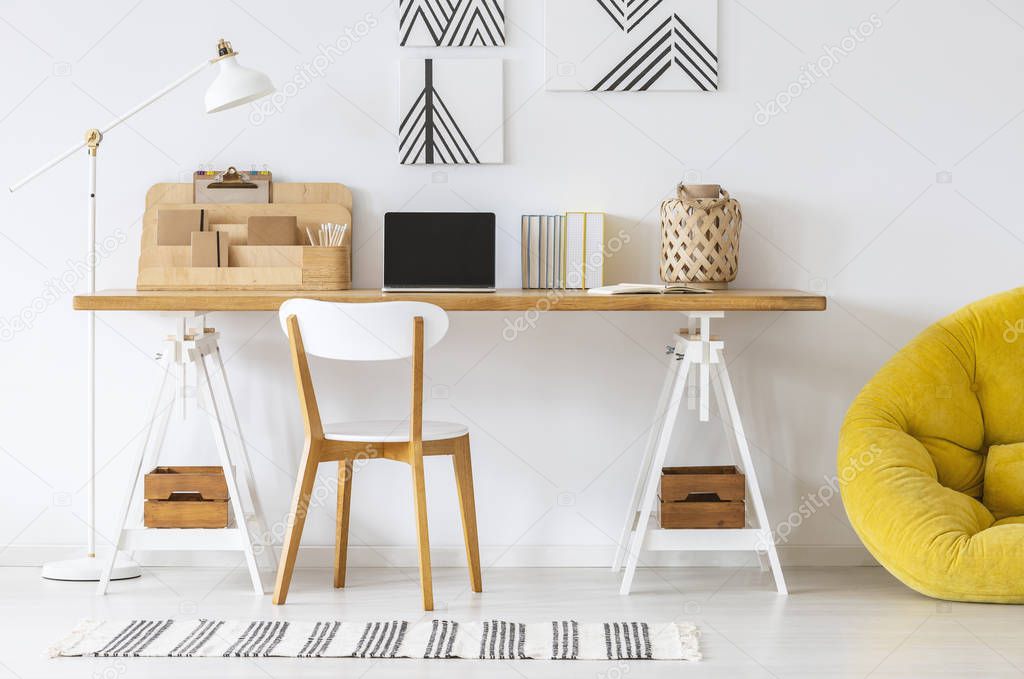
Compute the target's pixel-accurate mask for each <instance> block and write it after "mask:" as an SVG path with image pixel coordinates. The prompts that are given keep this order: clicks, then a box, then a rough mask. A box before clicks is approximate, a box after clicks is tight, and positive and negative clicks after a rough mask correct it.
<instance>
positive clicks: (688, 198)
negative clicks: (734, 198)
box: [676, 184, 729, 202]
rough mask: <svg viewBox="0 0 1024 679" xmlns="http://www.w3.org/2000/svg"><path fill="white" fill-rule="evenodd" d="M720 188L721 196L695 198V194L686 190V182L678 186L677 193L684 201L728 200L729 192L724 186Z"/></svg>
mask: <svg viewBox="0 0 1024 679" xmlns="http://www.w3.org/2000/svg"><path fill="white" fill-rule="evenodd" d="M719 190H720V191H721V196H720V197H719V198H694V197H693V196H691V195H690V194H688V193H687V192H686V184H679V185H678V186H676V195H678V196H679V200H681V201H684V202H693V201H698V200H714V201H722V202H725V201H728V200H729V192H728V191H726V190H725V189H724V188H720V189H719Z"/></svg>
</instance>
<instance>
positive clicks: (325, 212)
mask: <svg viewBox="0 0 1024 679" xmlns="http://www.w3.org/2000/svg"><path fill="white" fill-rule="evenodd" d="M191 201H192V184H191V183H189V184H156V185H154V186H153V187H151V188H150V190H149V192H148V193H147V194H146V212H145V213H144V215H143V219H142V240H141V249H140V253H139V275H138V280H137V282H136V288H137V289H139V290H147V291H149V290H311V291H326V290H349V289H351V288H352V242H353V241H352V236H353V227H352V193H351V191H349V189H348V188H347V187H345V186H344V185H342V184H317V183H311V184H289V183H278V184H275V185H274V201H275V202H273V203H263V204H261V203H245V204H227V203H223V204H221V203H209V204H203V205H202V206H201V207H202V208H203V209H204V210H206V222H207V223H208V224H209V225H210V227H211V228H212V229H213V230H215V231H225V232H227V233H228V234H229V236H230V241H231V252H230V254H229V257H228V262H229V266H227V267H219V268H193V267H191V266H190V265H191V251H190V248H188V247H187V246H178V247H175V246H158V245H157V240H156V235H157V217H158V214H159V211H160V210H174V209H195V205H194V204H192V202H191ZM292 215H294V216H295V217H296V219H297V222H298V225H297V231H298V234H297V237H298V240H297V242H299V243H305V242H307V239H306V230H307V228H308V229H309V230H311V231H312V232H314V233H315V232H316V231H317V230H318V229H319V226H320V224H322V223H327V222H330V223H334V224H348V225H349V228H348V231H347V232H346V234H345V238H344V240H343V241H342V243H341V246H339V247H331V248H320V247H315V248H314V247H304V246H272V245H265V246H247V245H246V244H245V243H246V238H247V226H246V223H247V221H248V218H249V217H251V216H292Z"/></svg>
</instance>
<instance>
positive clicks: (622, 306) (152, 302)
mask: <svg viewBox="0 0 1024 679" xmlns="http://www.w3.org/2000/svg"><path fill="white" fill-rule="evenodd" d="M294 297H305V298H310V299H320V300H325V301H328V302H385V301H394V300H406V301H410V300H411V301H419V302H430V303H431V304H436V305H437V306H439V307H441V308H443V309H445V310H446V311H527V310H530V309H540V310H544V311H683V312H685V311H824V310H825V298H824V297H822V296H820V295H812V294H810V293H806V292H800V291H798V290H722V291H715V292H712V293H709V294H705V295H608V296H603V295H588V294H587V293H586V292H583V291H580V290H499V291H498V292H488V293H485V292H475V293H455V292H447V293H383V292H381V291H380V290H344V291H338V292H288V291H281V292H240V291H239V292H235V291H226V292H220V291H217V292H207V291H201V290H195V291H172V292H138V291H135V290H103V291H100V292H98V293H96V294H95V295H77V296H76V297H75V298H74V308H75V309H76V310H80V311H277V309H278V308H279V307H280V306H281V304H283V303H284V302H285V300H288V299H292V298H294Z"/></svg>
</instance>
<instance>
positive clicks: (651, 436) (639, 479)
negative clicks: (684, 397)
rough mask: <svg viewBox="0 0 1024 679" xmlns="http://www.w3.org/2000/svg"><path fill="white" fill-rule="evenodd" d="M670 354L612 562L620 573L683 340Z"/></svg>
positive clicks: (671, 347)
mask: <svg viewBox="0 0 1024 679" xmlns="http://www.w3.org/2000/svg"><path fill="white" fill-rule="evenodd" d="M666 348H667V350H668V353H669V354H670V356H669V359H668V365H667V366H666V368H665V381H664V383H663V384H662V385H661V395H660V396H659V397H658V407H657V410H655V411H654V421H653V422H652V423H651V429H650V431H649V432H648V434H647V444H646V445H645V446H644V454H643V458H642V459H641V462H640V471H639V472H638V473H637V475H636V482H635V483H634V484H633V496H632V497H631V498H630V500H629V507H630V512H629V515H628V516H627V517H626V521H625V522H624V523H623V526H622V532H621V533H620V534H619V542H618V544H616V546H615V561H614V563H612V571H614V572H615V573H618V572H619V571H620V570H621V569H622V560H623V559H624V558H625V556H626V545H627V544H628V542H629V536H630V535H631V534H632V532H633V528H634V527H635V526H636V518H637V514H636V511H637V503H638V502H639V501H640V498H641V493H643V491H644V488H645V486H646V481H647V472H648V470H649V469H650V465H651V455H652V454H653V452H654V447H655V446H656V445H657V443H658V435H659V434H660V433H661V424H662V422H663V421H664V420H665V414H666V409H667V408H668V397H669V394H670V393H671V392H672V384H673V383H674V381H675V378H676V373H677V372H678V371H679V368H680V363H681V359H680V356H682V349H683V347H682V340H679V341H677V342H676V343H675V344H674V345H670V346H668V347H666Z"/></svg>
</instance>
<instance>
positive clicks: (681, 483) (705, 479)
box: [659, 465, 747, 502]
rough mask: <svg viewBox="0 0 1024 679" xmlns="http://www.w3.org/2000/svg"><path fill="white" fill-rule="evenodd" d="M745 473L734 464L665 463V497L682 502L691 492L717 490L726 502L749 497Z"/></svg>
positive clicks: (662, 483) (663, 492)
mask: <svg viewBox="0 0 1024 679" xmlns="http://www.w3.org/2000/svg"><path fill="white" fill-rule="evenodd" d="M746 482H747V479H746V477H745V476H744V475H743V474H741V473H740V470H739V469H738V468H737V467H734V466H731V465H730V466H724V467H665V468H663V469H662V470H661V490H660V493H659V494H660V495H661V497H662V499H664V500H665V501H667V502H682V501H683V500H686V498H687V496H689V495H690V494H691V493H715V494H717V495H718V498H719V499H720V500H722V501H725V502H732V501H734V500H743V499H744V498H745V497H746V492H747V491H746Z"/></svg>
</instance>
